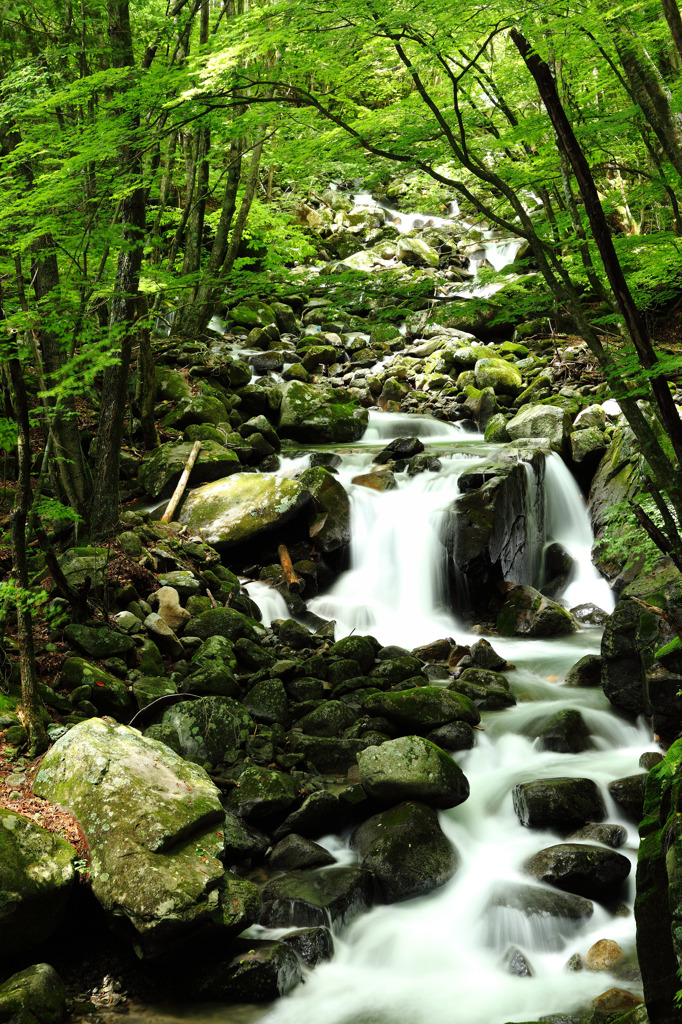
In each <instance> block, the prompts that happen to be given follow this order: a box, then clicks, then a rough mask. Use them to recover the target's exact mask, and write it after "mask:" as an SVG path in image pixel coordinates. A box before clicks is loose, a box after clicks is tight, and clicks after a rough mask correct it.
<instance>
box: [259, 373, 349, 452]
mask: <svg viewBox="0 0 682 1024" xmlns="http://www.w3.org/2000/svg"><path fill="white" fill-rule="evenodd" d="M279 390H280V392H281V395H282V404H281V407H280V416H279V425H278V433H279V434H280V436H281V437H287V438H290V439H291V440H292V441H300V442H301V443H303V444H338V443H340V442H346V441H357V440H359V438H360V437H362V435H363V433H364V431H365V428H366V426H367V422H368V419H369V415H368V413H367V410H366V409H363V408H361V407H360V406H359V405H356V404H355V402H354V400H353V399H352V398H351V397H350V395H349V394H348V392H346V391H342V390H339V389H337V388H333V387H329V386H322V385H319V384H301V383H299V382H298V381H288V382H287V383H285V384H282V385H280V386H279Z"/></svg>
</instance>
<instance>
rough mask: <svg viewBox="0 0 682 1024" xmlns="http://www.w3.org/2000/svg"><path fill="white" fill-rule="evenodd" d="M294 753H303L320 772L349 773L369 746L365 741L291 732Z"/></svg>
mask: <svg viewBox="0 0 682 1024" xmlns="http://www.w3.org/2000/svg"><path fill="white" fill-rule="evenodd" d="M287 738H288V740H289V743H290V746H291V750H292V752H293V753H301V754H303V755H304V756H305V759H306V761H310V762H311V763H312V764H314V765H315V767H316V768H317V770H318V771H320V772H347V771H348V769H349V768H350V767H351V766H352V765H354V764H355V763H356V761H357V757H358V754H359V753H360V751H361V750H364V749H365V747H366V746H367V745H368V744H367V742H366V741H365V740H361V739H360V740H350V739H349V740H347V739H336V738H334V737H331V736H306V735H305V734H304V733H300V732H290V733H288V736H287Z"/></svg>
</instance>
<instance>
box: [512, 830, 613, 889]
mask: <svg viewBox="0 0 682 1024" xmlns="http://www.w3.org/2000/svg"><path fill="white" fill-rule="evenodd" d="M523 867H524V871H526V872H527V874H529V875H532V876H533V878H536V879H537V880H538V881H539V882H547V883H548V884H549V885H554V886H556V887H557V888H558V889H563V890H564V892H572V893H575V895H576V896H585V897H587V899H592V900H601V901H602V902H603V901H604V900H609V899H613V898H614V897H615V896H617V895H618V892H619V890H620V888H621V886H622V884H623V882H624V881H625V879H626V878H627V877H628V875H629V874H630V861H629V860H628V858H627V857H624V856H623V854H622V853H616V851H615V850H607V849H604V847H603V846H588V845H586V844H583V843H558V844H557V845H556V846H548V847H547V848H546V849H544V850H539V851H538V853H534V854H533V856H532V857H529V858H528V860H527V861H526V862H525V863H524V866H523Z"/></svg>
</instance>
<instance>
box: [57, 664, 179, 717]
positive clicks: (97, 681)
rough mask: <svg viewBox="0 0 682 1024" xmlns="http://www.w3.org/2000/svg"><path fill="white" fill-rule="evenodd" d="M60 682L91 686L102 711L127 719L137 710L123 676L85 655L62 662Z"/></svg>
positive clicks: (93, 698) (67, 685)
mask: <svg viewBox="0 0 682 1024" xmlns="http://www.w3.org/2000/svg"><path fill="white" fill-rule="evenodd" d="M161 671H163V664H162V665H161ZM59 682H60V683H61V685H62V686H63V687H65V688H66V689H68V690H71V691H72V692H74V691H75V690H77V689H78V688H79V687H82V686H88V687H90V695H89V697H88V699H89V700H91V701H92V703H93V704H94V705H95V707H96V708H97V710H98V712H99V713H100V714H102V715H112V716H113V717H114V718H123V719H126V718H128V717H130V716H131V715H132V713H133V711H134V710H135V709H134V705H133V701H132V699H131V696H130V694H129V692H128V688H127V686H126V684H125V683H124V682H123V680H122V679H118V678H117V677H116V676H112V675H111V673H110V672H105V671H104V669H103V668H99V667H98V666H97V665H92V664H90V662H89V661H86V660H85V659H84V658H67V659H66V661H65V662H64V664H63V665H62V671H61V675H60V679H59Z"/></svg>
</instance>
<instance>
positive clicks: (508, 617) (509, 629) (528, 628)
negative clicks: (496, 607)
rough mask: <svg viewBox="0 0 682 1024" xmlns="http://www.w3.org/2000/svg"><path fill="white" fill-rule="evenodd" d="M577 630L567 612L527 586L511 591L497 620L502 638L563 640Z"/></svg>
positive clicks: (575, 624)
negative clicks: (550, 638)
mask: <svg viewBox="0 0 682 1024" xmlns="http://www.w3.org/2000/svg"><path fill="white" fill-rule="evenodd" d="M577 628H578V626H577V623H576V622H575V620H574V619H573V616H572V615H571V613H570V612H569V611H567V610H566V609H565V608H562V606H561V605H560V604H557V603H556V601H552V600H550V598H548V597H545V596H544V595H543V594H541V593H540V592H539V591H538V590H535V588H534V587H531V586H527V585H526V586H518V587H514V589H513V590H512V591H511V592H510V593H509V594H508V595H507V597H506V600H505V602H504V604H503V605H502V608H501V609H500V612H499V614H498V616H497V629H498V632H499V633H500V634H501V635H502V636H526V637H543V636H566V635H567V634H568V633H575V632H576V630H577Z"/></svg>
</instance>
